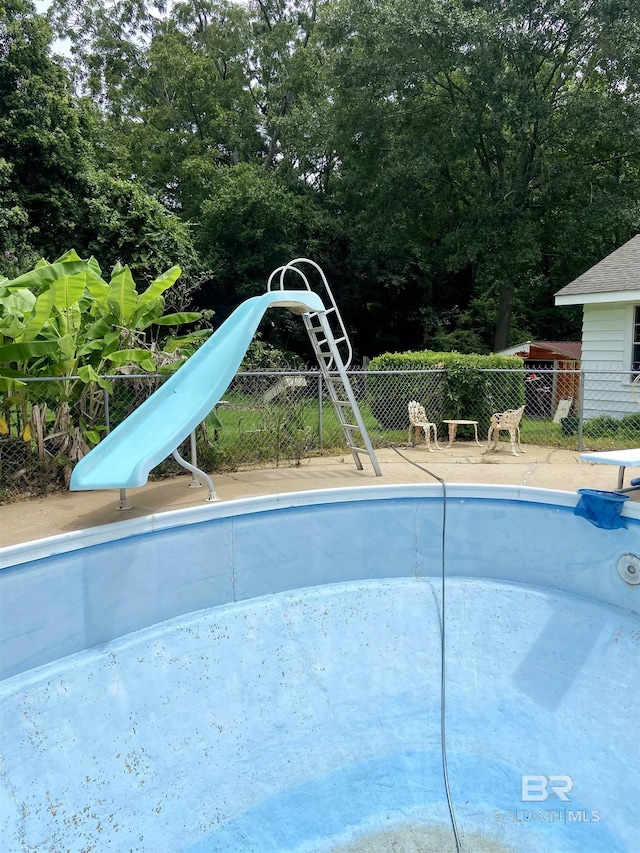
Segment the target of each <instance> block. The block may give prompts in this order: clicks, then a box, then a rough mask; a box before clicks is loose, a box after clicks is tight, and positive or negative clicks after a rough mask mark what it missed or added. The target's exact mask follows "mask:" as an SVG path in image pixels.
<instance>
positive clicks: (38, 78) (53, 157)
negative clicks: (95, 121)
mask: <svg viewBox="0 0 640 853" xmlns="http://www.w3.org/2000/svg"><path fill="white" fill-rule="evenodd" d="M50 41H51V30H50V28H49V26H48V24H47V22H46V20H45V19H44V18H43V17H42V16H39V15H36V14H35V12H34V7H33V4H32V3H31V2H29V0H7V2H5V3H4V4H3V7H2V9H0V164H2V165H0V181H2V184H3V189H4V193H3V196H4V197H3V201H2V203H1V208H2V209H3V210H4V217H5V221H6V223H7V225H9V233H6V232H5V233H4V234H3V237H2V242H3V244H4V246H5V248H4V250H3V251H7V252H9V253H10V254H12V255H15V254H16V253H18V254H21V253H23V252H25V251H26V252H27V254H29V251H30V249H29V245H30V246H32V247H33V248H34V249H35V250H36V251H37V252H38V253H41V254H53V252H54V251H55V248H54V247H55V245H56V244H57V245H59V243H60V242H66V240H67V239H69V238H70V237H71V235H72V233H73V228H74V225H75V222H76V206H75V199H76V198H77V197H78V196H79V195H80V194H81V193H80V183H79V175H80V173H81V171H82V168H83V166H84V164H85V163H86V161H87V156H88V152H87V146H86V144H85V142H84V140H83V137H82V130H81V127H80V120H79V114H78V112H77V110H76V109H75V107H74V103H73V96H72V92H71V88H70V86H69V83H68V79H67V76H66V73H65V71H64V69H63V68H62V67H61V66H60V65H59V64H58V63H57V62H55V61H54V60H52V59H51V58H50V56H49V44H50ZM7 199H8V201H7ZM23 260H24V259H23Z"/></svg>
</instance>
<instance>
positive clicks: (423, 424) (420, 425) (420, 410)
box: [408, 400, 442, 453]
mask: <svg viewBox="0 0 640 853" xmlns="http://www.w3.org/2000/svg"><path fill="white" fill-rule="evenodd" d="M408 408H409V444H413V443H414V441H413V439H414V437H415V436H419V435H420V430H422V431H423V432H424V440H425V442H426V444H427V450H428V451H429V453H433V447H431V431H432V430H433V443H434V444H435V446H436V447H437V448H438V450H442V448H441V447H440V445H439V444H438V427H437V426H436V425H435V424H434V423H432V422H431V421H430V420H427V413H426V412H425V410H424V406H422V405H421V404H420V403H418V402H417V400H411V402H410V403H409V406H408ZM416 443H417V442H416Z"/></svg>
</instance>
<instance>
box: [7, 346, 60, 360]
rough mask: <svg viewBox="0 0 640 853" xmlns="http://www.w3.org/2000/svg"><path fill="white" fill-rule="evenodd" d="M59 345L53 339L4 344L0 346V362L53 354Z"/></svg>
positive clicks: (56, 351) (57, 350)
mask: <svg viewBox="0 0 640 853" xmlns="http://www.w3.org/2000/svg"><path fill="white" fill-rule="evenodd" d="M58 352H59V346H58V344H57V343H56V342H55V341H29V342H27V343H19V344H4V345H3V346H0V364H9V363H11V362H13V361H26V360H27V359H29V358H40V357H42V356H44V355H55V354H56V353H58Z"/></svg>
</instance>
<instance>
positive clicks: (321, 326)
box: [267, 258, 382, 477]
mask: <svg viewBox="0 0 640 853" xmlns="http://www.w3.org/2000/svg"><path fill="white" fill-rule="evenodd" d="M303 263H304V264H310V265H311V266H312V267H314V268H315V269H316V270H317V271H318V272H319V274H320V277H321V279H322V283H323V285H324V288H325V290H326V294H327V298H328V301H329V304H330V307H328V308H326V309H325V310H324V311H312V312H309V313H305V314H303V315H302V319H303V322H304V325H305V328H306V330H307V333H308V335H309V339H310V341H311V345H312V347H313V351H314V353H315V355H316V358H317V360H318V365H319V366H320V371H321V373H322V376H323V379H324V382H325V384H326V387H327V390H328V392H329V397H330V399H331V402H332V403H333V407H334V409H335V411H336V416H337V418H338V422H339V423H340V426H341V427H342V431H343V432H344V436H345V440H346V442H347V445H348V447H349V449H350V450H351V455H352V456H353V460H354V462H355V464H356V468H357V469H358V470H359V471H362V469H363V465H362V460H361V458H360V457H361V455H365V456H368V457H369V460H370V461H371V465H372V467H373V470H374V471H375V474H376V476H377V477H381V476H382V471H381V470H380V465H379V463H378V459H377V457H376V454H375V451H374V449H373V445H372V444H371V439H370V438H369V433H368V432H367V428H366V426H365V423H364V420H363V419H362V414H361V412H360V408H359V406H358V401H357V400H356V396H355V394H354V392H353V388H352V386H351V382H350V381H349V375H348V373H347V370H348V368H349V365H350V363H351V355H352V350H351V343H350V341H349V336H348V335H347V330H346V328H345V325H344V323H343V321H342V317H341V316H340V312H339V311H338V308H337V306H336V303H335V300H334V298H333V294H332V292H331V289H330V287H329V284H328V282H327V279H326V278H325V275H324V273H323V272H322V270H321V268H320V267H319V266H318V265H317V264H316V263H315V261H311V260H309V259H308V258H296V259H295V260H293V261H290V262H289V263H288V264H286V265H285V266H283V267H280V268H279V269H277V270H276V271H275V272H274V273H272V274H271V277H270V278H269V283H268V285H267V288H268V289H269V290H270V289H271V282H272V280H273V279H274V277H275V276H276V275H277V274H280V288H281V289H284V277H285V275H286V273H287V272H294V273H297V274H298V275H299V276H301V278H302V279H303V280H304V283H305V286H306V287H307V289H308V290H311V287H310V286H309V282H308V280H307V277H306V276H305V275H304V273H303V272H302V271H301V270H300V269H298V266H297V265H298V264H303ZM323 302H324V300H323Z"/></svg>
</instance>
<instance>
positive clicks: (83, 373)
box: [78, 364, 113, 391]
mask: <svg viewBox="0 0 640 853" xmlns="http://www.w3.org/2000/svg"><path fill="white" fill-rule="evenodd" d="M78 376H79V377H80V379H81V380H82V382H84V383H85V384H86V383H87V382H95V383H96V384H97V385H99V386H100V388H104V389H105V391H112V390H113V388H112V386H111V383H110V382H107V380H106V379H103V378H102V377H101V376H99V375H98V374H97V373H96V371H95V370H94V369H93V367H91V365H90V364H85V365H83V366H82V367H79V368H78Z"/></svg>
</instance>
